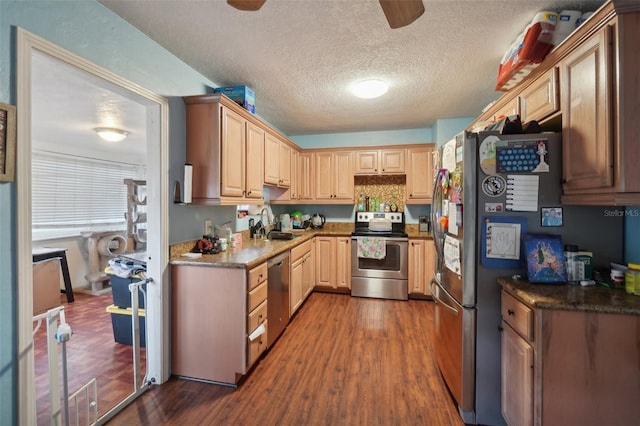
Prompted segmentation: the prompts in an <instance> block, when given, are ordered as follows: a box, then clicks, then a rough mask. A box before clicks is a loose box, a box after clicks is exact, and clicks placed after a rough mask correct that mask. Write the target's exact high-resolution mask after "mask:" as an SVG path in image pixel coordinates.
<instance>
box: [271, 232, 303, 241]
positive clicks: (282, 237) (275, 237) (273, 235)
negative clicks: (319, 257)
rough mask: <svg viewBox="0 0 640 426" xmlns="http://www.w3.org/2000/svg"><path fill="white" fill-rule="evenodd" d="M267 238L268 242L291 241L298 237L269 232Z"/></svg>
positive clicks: (286, 233)
mask: <svg viewBox="0 0 640 426" xmlns="http://www.w3.org/2000/svg"><path fill="white" fill-rule="evenodd" d="M268 238H269V239H270V240H293V239H294V238H298V235H295V234H294V233H293V232H282V231H271V232H269V235H268Z"/></svg>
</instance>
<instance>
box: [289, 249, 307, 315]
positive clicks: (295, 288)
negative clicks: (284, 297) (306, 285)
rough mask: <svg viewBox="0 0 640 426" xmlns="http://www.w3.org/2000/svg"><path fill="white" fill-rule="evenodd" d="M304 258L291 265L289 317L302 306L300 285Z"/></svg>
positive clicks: (302, 276) (302, 277) (302, 278)
mask: <svg viewBox="0 0 640 426" xmlns="http://www.w3.org/2000/svg"><path fill="white" fill-rule="evenodd" d="M303 261H304V258H300V259H298V260H296V261H295V262H293V264H292V265H291V285H290V286H289V316H292V315H293V314H294V313H295V312H296V310H297V309H298V308H299V307H300V305H302V292H303V290H302V284H303V281H304V273H303Z"/></svg>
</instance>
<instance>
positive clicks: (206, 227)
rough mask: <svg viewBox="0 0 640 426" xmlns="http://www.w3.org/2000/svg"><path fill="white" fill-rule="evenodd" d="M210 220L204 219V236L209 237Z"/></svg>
mask: <svg viewBox="0 0 640 426" xmlns="http://www.w3.org/2000/svg"><path fill="white" fill-rule="evenodd" d="M211 231H212V229H211V219H205V221H204V235H211Z"/></svg>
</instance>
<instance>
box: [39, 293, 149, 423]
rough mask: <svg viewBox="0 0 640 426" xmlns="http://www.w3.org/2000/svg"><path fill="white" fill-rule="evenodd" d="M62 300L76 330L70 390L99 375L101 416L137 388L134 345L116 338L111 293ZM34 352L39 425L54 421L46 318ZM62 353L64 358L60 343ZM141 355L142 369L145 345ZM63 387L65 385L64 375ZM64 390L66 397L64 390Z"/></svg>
mask: <svg viewBox="0 0 640 426" xmlns="http://www.w3.org/2000/svg"><path fill="white" fill-rule="evenodd" d="M60 300H61V304H62V305H64V307H65V317H66V320H67V322H68V323H69V325H70V326H71V329H72V332H73V334H72V336H71V339H69V341H68V342H67V369H68V376H69V393H70V394H72V393H74V392H75V391H77V390H78V389H79V388H81V387H82V386H84V385H85V383H87V382H88V381H90V380H91V379H93V378H94V377H95V378H96V381H97V384H98V415H99V416H100V415H102V414H104V413H106V412H107V411H109V410H110V409H111V408H112V407H114V406H115V405H116V404H117V403H118V402H120V401H122V400H123V399H125V397H127V396H128V395H129V394H131V393H132V392H133V355H132V347H131V346H128V345H124V344H121V343H116V342H115V341H114V335H113V327H112V325H111V315H110V314H109V313H107V312H106V308H107V306H109V305H111V304H112V303H113V297H112V295H111V293H108V294H105V295H103V296H89V295H86V294H82V293H76V294H75V302H73V303H67V302H66V298H65V297H64V296H62V297H61V299H60ZM34 352H35V376H36V410H37V417H38V425H50V424H51V421H50V416H51V413H50V403H49V376H48V361H47V331H46V324H45V323H44V321H43V324H42V325H41V327H40V329H39V330H38V331H37V333H36V334H35V336H34ZM58 353H59V354H60V362H62V355H61V354H62V351H61V346H60V345H58ZM140 358H141V363H142V366H141V370H142V371H144V362H145V359H146V357H145V350H144V348H142V350H141V356H140ZM60 371H62V368H61V369H60ZM60 387H61V389H62V379H61V381H60ZM60 394H61V397H62V390H61V391H60Z"/></svg>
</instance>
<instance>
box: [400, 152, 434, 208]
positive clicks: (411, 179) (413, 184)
mask: <svg viewBox="0 0 640 426" xmlns="http://www.w3.org/2000/svg"><path fill="white" fill-rule="evenodd" d="M432 152H433V144H427V145H426V146H424V145H423V146H421V147H419V148H409V149H408V150H407V193H406V201H405V202H406V203H407V204H429V203H431V199H432V197H433V155H432Z"/></svg>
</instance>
